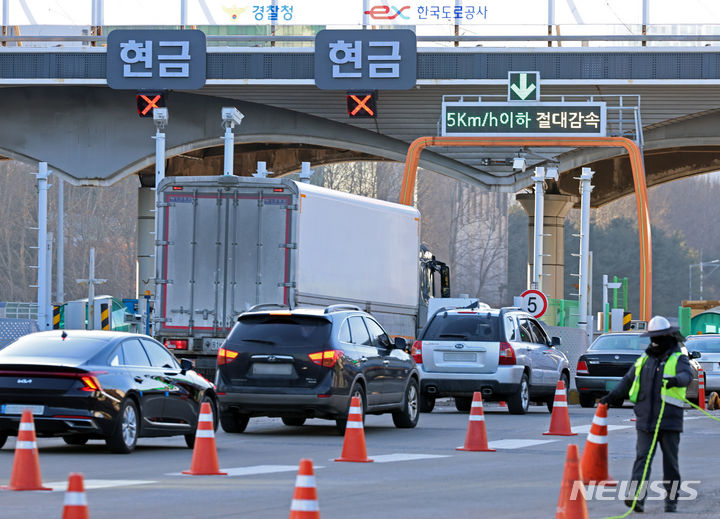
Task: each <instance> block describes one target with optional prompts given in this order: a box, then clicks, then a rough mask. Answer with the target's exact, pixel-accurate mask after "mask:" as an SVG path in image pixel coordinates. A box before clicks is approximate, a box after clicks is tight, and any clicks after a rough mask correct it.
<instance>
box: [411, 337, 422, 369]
mask: <svg viewBox="0 0 720 519" xmlns="http://www.w3.org/2000/svg"><path fill="white" fill-rule="evenodd" d="M410 355H412V358H413V359H414V360H415V364H422V341H415V342H413V345H412V349H411V350H410Z"/></svg>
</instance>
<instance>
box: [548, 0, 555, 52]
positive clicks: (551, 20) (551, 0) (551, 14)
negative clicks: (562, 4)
mask: <svg viewBox="0 0 720 519" xmlns="http://www.w3.org/2000/svg"><path fill="white" fill-rule="evenodd" d="M554 24H555V0H548V36H552V26H553V25H554ZM548 47H552V41H548Z"/></svg>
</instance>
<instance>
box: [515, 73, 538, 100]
mask: <svg viewBox="0 0 720 519" xmlns="http://www.w3.org/2000/svg"><path fill="white" fill-rule="evenodd" d="M539 100H540V73H539V72H508V101H533V102H537V101H539Z"/></svg>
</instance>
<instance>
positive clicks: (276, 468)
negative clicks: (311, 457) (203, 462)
mask: <svg viewBox="0 0 720 519" xmlns="http://www.w3.org/2000/svg"><path fill="white" fill-rule="evenodd" d="M314 468H316V469H322V468H325V467H324V466H322V465H315V467H314ZM297 470H298V466H297V465H253V466H250V467H231V468H221V469H220V471H221V472H227V475H228V476H253V475H256V474H275V473H278V472H297ZM165 475H166V476H189V474H183V473H182V472H169V473H166V474H165ZM223 477H224V476H223Z"/></svg>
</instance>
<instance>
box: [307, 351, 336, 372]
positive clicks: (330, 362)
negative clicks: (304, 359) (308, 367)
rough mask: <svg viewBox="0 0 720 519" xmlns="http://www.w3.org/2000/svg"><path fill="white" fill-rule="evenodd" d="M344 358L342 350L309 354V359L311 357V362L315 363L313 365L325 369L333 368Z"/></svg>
mask: <svg viewBox="0 0 720 519" xmlns="http://www.w3.org/2000/svg"><path fill="white" fill-rule="evenodd" d="M342 356H343V352H342V351H341V350H325V351H318V352H315V353H308V357H310V360H311V361H313V363H315V364H317V365H318V366H323V367H325V368H332V367H333V366H334V365H335V363H336V362H337V361H338V359H339V358H340V357H342Z"/></svg>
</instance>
